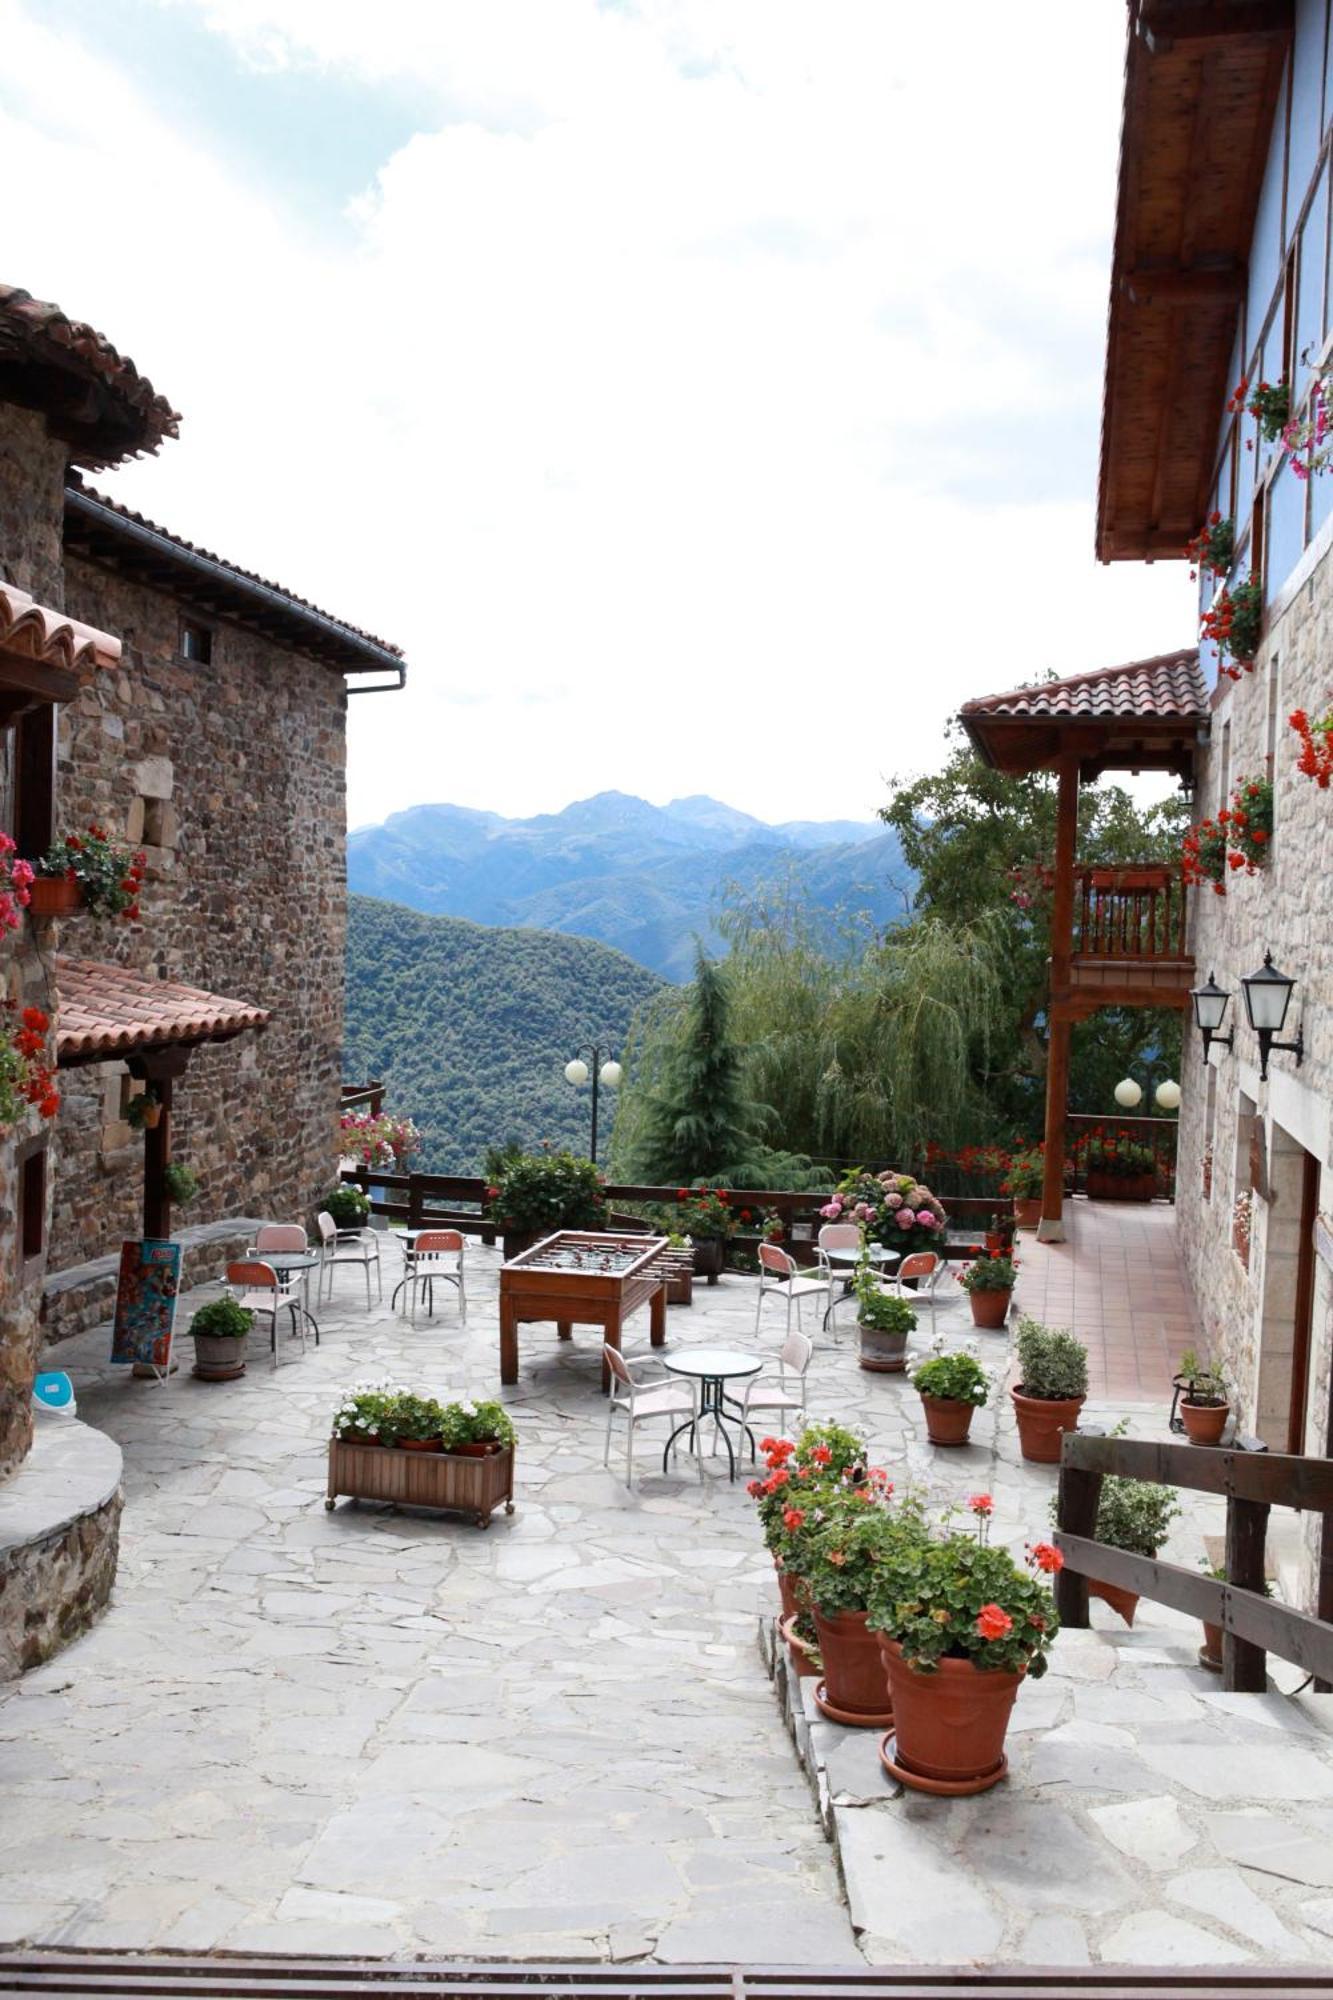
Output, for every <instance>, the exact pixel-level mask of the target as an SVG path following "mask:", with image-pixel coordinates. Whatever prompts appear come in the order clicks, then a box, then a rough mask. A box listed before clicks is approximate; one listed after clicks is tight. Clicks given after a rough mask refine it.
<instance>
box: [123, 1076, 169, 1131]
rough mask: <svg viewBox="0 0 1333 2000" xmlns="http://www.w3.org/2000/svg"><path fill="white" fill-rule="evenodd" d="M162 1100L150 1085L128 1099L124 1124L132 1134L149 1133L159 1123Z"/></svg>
mask: <svg viewBox="0 0 1333 2000" xmlns="http://www.w3.org/2000/svg"><path fill="white" fill-rule="evenodd" d="M161 1118H162V1099H161V1098H160V1097H159V1096H158V1094H157V1092H156V1091H155V1090H154V1088H153V1086H152V1084H151V1083H149V1084H146V1085H145V1086H144V1088H143V1089H142V1090H141V1091H138V1092H136V1094H135V1095H134V1096H133V1097H132V1098H131V1099H130V1101H129V1103H128V1104H127V1105H126V1106H125V1123H126V1124H127V1125H128V1126H129V1127H130V1129H131V1131H134V1132H151V1131H153V1130H154V1129H155V1128H156V1127H157V1125H158V1124H159V1123H160V1122H161Z"/></svg>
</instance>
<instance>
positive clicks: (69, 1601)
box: [0, 1416, 124, 1681]
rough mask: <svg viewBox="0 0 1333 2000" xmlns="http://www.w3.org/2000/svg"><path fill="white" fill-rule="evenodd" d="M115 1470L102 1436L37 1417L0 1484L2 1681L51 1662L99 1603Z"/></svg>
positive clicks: (111, 1567) (113, 1530)
mask: <svg viewBox="0 0 1333 2000" xmlns="http://www.w3.org/2000/svg"><path fill="white" fill-rule="evenodd" d="M121 1471H122V1461H121V1452H120V1446H119V1445H117V1444H115V1443H113V1442H112V1440H111V1439H110V1438H109V1437H104V1436H103V1434H102V1433H101V1432H100V1431H95V1430H91V1429H89V1427H88V1425H87V1424H81V1423H78V1422H77V1421H75V1420H73V1419H71V1418H58V1417H50V1416H44V1417H43V1418H42V1422H41V1428H40V1430H39V1432H38V1436H37V1443H36V1448H35V1449H34V1451H33V1453H32V1456H31V1458H29V1460H28V1461H27V1463H26V1464H25V1465H24V1466H23V1467H22V1468H21V1469H20V1471H19V1472H18V1474H17V1475H16V1477H15V1478H13V1479H11V1480H10V1481H9V1482H8V1484H7V1485H5V1486H4V1487H3V1488H0V1681H5V1680H13V1679H15V1678H16V1677H17V1676H18V1675H19V1674H21V1673H26V1672H27V1670H28V1668H29V1667H35V1666H37V1665H39V1664H40V1662H41V1661H42V1660H47V1659H49V1658H50V1657H51V1655H52V1653H55V1652H58V1651H59V1650H60V1648H61V1647H62V1646H64V1645H67V1644H68V1643H69V1641H70V1640H71V1639H73V1638H76V1637H77V1636H78V1634H79V1633H80V1632H82V1631H85V1630H86V1629H87V1627H88V1626H89V1625H91V1624H92V1623H93V1621H94V1619H96V1618H98V1617H99V1616H100V1615H101V1613H102V1612H103V1611H104V1610H105V1609H106V1606H107V1604H108V1602H109V1601H110V1597H111V1590H112V1586H113V1584H114V1583H115V1580H116V1558H117V1554H118V1551H119V1546H120V1516H121V1509H122V1506H123V1504H124V1502H123V1499H122V1495H121V1490H120V1479H121Z"/></svg>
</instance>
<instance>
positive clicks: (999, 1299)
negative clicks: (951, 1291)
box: [967, 1290, 1014, 1331]
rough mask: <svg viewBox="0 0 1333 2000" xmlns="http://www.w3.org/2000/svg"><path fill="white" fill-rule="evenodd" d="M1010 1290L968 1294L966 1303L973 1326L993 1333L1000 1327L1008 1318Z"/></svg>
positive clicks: (1011, 1294) (1011, 1296)
mask: <svg viewBox="0 0 1333 2000" xmlns="http://www.w3.org/2000/svg"><path fill="white" fill-rule="evenodd" d="M1013 1296H1014V1295H1013V1292H1012V1290H1010V1291H1007V1292H969V1293H968V1295H967V1297H968V1303H969V1304H970V1306H971V1308H972V1324H973V1326H984V1327H988V1328H990V1329H991V1330H992V1331H994V1330H995V1329H996V1328H998V1327H1002V1326H1003V1325H1004V1323H1005V1320H1006V1319H1007V1318H1008V1317H1009V1301H1010V1300H1011V1299H1012V1298H1013Z"/></svg>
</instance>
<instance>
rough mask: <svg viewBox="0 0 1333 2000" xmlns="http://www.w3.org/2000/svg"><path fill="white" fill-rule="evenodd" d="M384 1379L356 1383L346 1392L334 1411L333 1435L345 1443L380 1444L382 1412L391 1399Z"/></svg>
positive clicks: (392, 1393)
mask: <svg viewBox="0 0 1333 2000" xmlns="http://www.w3.org/2000/svg"><path fill="white" fill-rule="evenodd" d="M393 1395H394V1392H393V1390H391V1389H390V1387H389V1385H388V1383H387V1382H358V1383H357V1384H356V1385H355V1386H354V1387H353V1388H351V1389H349V1390H348V1391H347V1394H346V1395H345V1396H344V1397H343V1400H342V1402H341V1403H340V1404H339V1405H338V1408H337V1409H336V1410H335V1411H334V1414H333V1435H334V1437H335V1438H337V1439H339V1440H340V1441H341V1442H342V1443H344V1444H358V1445H379V1444H384V1443H388V1442H389V1440H387V1439H382V1438H381V1437H380V1425H381V1423H382V1422H383V1421H384V1414H385V1411H386V1410H387V1409H388V1408H390V1407H391V1405H392V1402H393Z"/></svg>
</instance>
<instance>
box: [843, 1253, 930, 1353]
mask: <svg viewBox="0 0 1333 2000" xmlns="http://www.w3.org/2000/svg"><path fill="white" fill-rule="evenodd" d="M852 1288H853V1290H854V1291H855V1293H856V1324H857V1326H858V1327H859V1329H860V1340H861V1353H860V1361H861V1366H862V1367H863V1368H865V1369H867V1370H868V1371H869V1372H870V1373H871V1374H876V1375H899V1374H901V1373H902V1371H903V1369H904V1368H906V1366H907V1337H908V1335H909V1334H910V1333H913V1332H915V1330H916V1314H915V1313H914V1312H913V1310H912V1308H911V1306H910V1305H908V1303H907V1300H906V1299H904V1298H900V1297H899V1296H898V1294H897V1293H896V1292H886V1291H885V1290H884V1287H883V1286H882V1285H881V1284H880V1283H879V1282H878V1280H877V1278H876V1276H875V1271H874V1267H873V1265H872V1264H871V1262H870V1259H869V1258H868V1257H863V1258H862V1260H861V1262H860V1263H859V1264H858V1265H857V1267H856V1276H855V1278H854V1280H853V1287H852Z"/></svg>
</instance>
